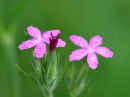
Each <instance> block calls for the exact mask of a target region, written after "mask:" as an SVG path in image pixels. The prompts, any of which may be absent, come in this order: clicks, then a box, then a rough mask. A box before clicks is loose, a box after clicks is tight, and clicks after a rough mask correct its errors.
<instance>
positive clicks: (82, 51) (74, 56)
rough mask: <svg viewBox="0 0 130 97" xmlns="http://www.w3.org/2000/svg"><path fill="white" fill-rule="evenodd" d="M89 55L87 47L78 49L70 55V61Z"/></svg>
mask: <svg viewBox="0 0 130 97" xmlns="http://www.w3.org/2000/svg"><path fill="white" fill-rule="evenodd" d="M86 55H87V51H86V49H78V50H75V51H73V52H72V53H71V54H70V56H69V61H74V60H81V59H82V58H84V57H85V56H86Z"/></svg>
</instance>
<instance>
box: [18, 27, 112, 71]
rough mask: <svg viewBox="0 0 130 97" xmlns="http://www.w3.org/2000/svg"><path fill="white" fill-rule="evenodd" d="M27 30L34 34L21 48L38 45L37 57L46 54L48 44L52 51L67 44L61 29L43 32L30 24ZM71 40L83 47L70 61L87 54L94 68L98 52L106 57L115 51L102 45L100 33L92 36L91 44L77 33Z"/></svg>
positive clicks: (76, 51)
mask: <svg viewBox="0 0 130 97" xmlns="http://www.w3.org/2000/svg"><path fill="white" fill-rule="evenodd" d="M27 32H28V34H29V35H30V36H32V39H30V40H27V41H24V42H23V43H22V44H21V45H20V46H19V49H20V50H24V49H29V48H32V47H34V46H36V47H35V49H34V55H35V56H36V58H42V57H43V56H44V55H45V53H46V44H49V46H50V51H54V50H55V49H56V48H57V47H65V46H66V42H65V41H63V40H61V39H60V38H59V35H60V30H50V31H47V32H43V33H41V32H40V30H39V29H38V28H36V27H33V26H29V27H28V28H27ZM70 40H71V41H72V42H73V43H74V44H75V45H77V46H79V47H81V48H80V49H77V50H75V51H73V52H72V53H71V54H70V56H69V61H75V60H81V59H83V58H84V57H85V56H88V57H87V59H86V60H87V62H88V65H89V67H90V68H91V69H93V70H95V69H96V68H97V66H98V58H97V56H96V54H99V55H101V56H103V57H105V58H111V57H112V56H113V52H112V51H111V50H110V49H108V48H106V47H103V46H101V45H102V37H101V36H99V35H95V36H94V37H92V38H91V39H90V42H89V44H88V42H87V40H85V39H84V38H83V37H81V36H77V35H71V36H70Z"/></svg>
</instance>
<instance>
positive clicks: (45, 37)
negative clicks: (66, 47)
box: [43, 30, 60, 44]
mask: <svg viewBox="0 0 130 97" xmlns="http://www.w3.org/2000/svg"><path fill="white" fill-rule="evenodd" d="M51 33H52V35H53V36H54V37H55V36H57V35H58V34H60V30H50V31H48V32H44V33H43V40H44V41H45V42H46V43H48V44H49V38H51Z"/></svg>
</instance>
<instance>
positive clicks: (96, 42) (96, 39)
mask: <svg viewBox="0 0 130 97" xmlns="http://www.w3.org/2000/svg"><path fill="white" fill-rule="evenodd" d="M101 44H102V37H101V36H99V35H96V36H94V37H92V38H91V40H90V43H89V45H91V46H92V47H97V46H99V45H101Z"/></svg>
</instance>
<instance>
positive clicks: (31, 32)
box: [27, 26, 41, 38]
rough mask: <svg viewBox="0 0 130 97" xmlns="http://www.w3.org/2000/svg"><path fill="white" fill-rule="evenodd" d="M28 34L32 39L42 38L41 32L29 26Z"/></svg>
mask: <svg viewBox="0 0 130 97" xmlns="http://www.w3.org/2000/svg"><path fill="white" fill-rule="evenodd" d="M27 31H28V34H29V35H31V36H32V37H35V38H38V37H40V36H41V32H40V30H39V29H38V28H36V27H33V26H29V27H28V28H27Z"/></svg>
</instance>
